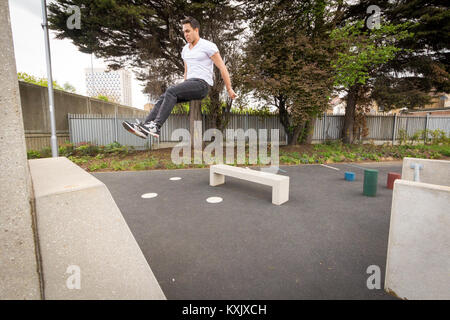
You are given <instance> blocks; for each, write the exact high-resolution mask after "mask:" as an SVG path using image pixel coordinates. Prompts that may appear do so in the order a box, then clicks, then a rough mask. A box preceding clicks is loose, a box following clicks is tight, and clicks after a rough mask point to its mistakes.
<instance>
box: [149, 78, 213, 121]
mask: <svg viewBox="0 0 450 320" xmlns="http://www.w3.org/2000/svg"><path fill="white" fill-rule="evenodd" d="M208 90H209V85H208V83H207V82H206V81H205V80H203V79H198V78H191V79H187V80H185V81H184V82H182V83H180V84H177V85H174V86H170V87H169V88H168V89H167V90H166V92H164V93H163V94H162V95H161V96H160V97H159V98H158V100H157V101H156V103H155V106H154V107H153V109H152V110H151V111H150V113H149V114H148V116H147V118H145V123H147V122H150V121H154V122H155V123H157V124H158V125H159V126H162V125H163V124H164V122H165V121H166V120H167V118H168V117H169V115H170V113H171V112H172V109H173V107H174V106H175V104H177V103H179V102H187V101H190V100H201V99H203V98H205V97H206V95H207V94H208Z"/></svg>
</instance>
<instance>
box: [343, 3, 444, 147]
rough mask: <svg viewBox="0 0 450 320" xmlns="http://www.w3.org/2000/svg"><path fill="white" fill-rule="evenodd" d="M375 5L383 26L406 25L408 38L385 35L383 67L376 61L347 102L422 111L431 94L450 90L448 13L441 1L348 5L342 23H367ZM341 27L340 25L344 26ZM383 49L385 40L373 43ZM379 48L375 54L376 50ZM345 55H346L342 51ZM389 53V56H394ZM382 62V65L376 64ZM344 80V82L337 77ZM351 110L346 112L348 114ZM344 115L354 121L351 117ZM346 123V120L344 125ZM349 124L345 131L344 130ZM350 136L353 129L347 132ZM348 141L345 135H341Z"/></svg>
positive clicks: (351, 92)
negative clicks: (387, 42) (370, 102)
mask: <svg viewBox="0 0 450 320" xmlns="http://www.w3.org/2000/svg"><path fill="white" fill-rule="evenodd" d="M372 4H376V5H378V7H379V8H380V9H381V14H382V15H381V17H382V25H383V24H384V25H387V26H392V27H394V28H395V27H400V28H401V29H402V28H403V27H405V26H406V28H405V29H404V31H406V32H408V34H409V36H407V37H396V36H392V34H391V36H389V38H390V40H389V45H390V46H392V47H395V48H397V49H396V50H395V52H393V51H391V52H388V53H390V55H389V57H388V59H386V61H385V62H383V63H376V64H375V65H373V66H374V68H371V69H370V70H368V77H362V78H361V79H364V80H365V82H364V84H362V83H357V85H356V86H355V87H353V89H354V90H350V91H348V95H347V102H350V105H353V104H355V105H357V106H358V105H360V104H362V103H363V100H368V99H370V100H375V101H376V102H377V104H378V105H379V106H382V107H383V108H384V110H390V109H397V108H403V107H407V108H417V107H422V106H424V105H425V104H427V103H429V101H430V95H429V93H430V91H431V90H435V91H438V92H449V90H450V73H449V72H450V64H449V61H450V51H449V49H448V45H449V43H450V10H448V9H449V5H448V3H446V2H444V1H429V0H397V1H389V0H383V1H376V2H374V1H371V0H361V1H356V2H352V3H351V5H349V6H348V8H347V9H346V10H345V15H344V16H345V19H344V21H345V23H347V24H349V23H355V21H357V20H365V21H366V20H367V19H368V17H369V16H368V13H367V8H368V7H369V6H370V5H372ZM344 25H345V24H341V25H339V26H340V27H343V26H344ZM374 44H376V45H377V48H378V49H379V48H382V47H383V45H384V43H383V42H381V43H380V42H374ZM378 49H377V50H378ZM344 52H345V51H344ZM392 54H393V56H392ZM378 62H380V61H378ZM341 80H342V79H341ZM352 110H353V109H352V108H350V112H351V111H352ZM347 117H350V118H353V117H351V116H350V115H347ZM348 121H350V119H347V120H346V124H348ZM349 127H350V126H349V125H347V126H346V128H345V130H347V131H348V128H349ZM350 132H351V131H350ZM344 139H345V140H347V141H349V140H350V139H349V137H348V136H347V137H344Z"/></svg>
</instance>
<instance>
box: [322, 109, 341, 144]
mask: <svg viewBox="0 0 450 320" xmlns="http://www.w3.org/2000/svg"><path fill="white" fill-rule="evenodd" d="M326 120H327V121H326V123H325V137H324V138H325V139H326V140H337V139H339V138H340V137H341V132H342V127H343V126H344V116H335V115H327V119H326Z"/></svg>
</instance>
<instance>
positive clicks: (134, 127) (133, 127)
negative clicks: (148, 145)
mask: <svg viewBox="0 0 450 320" xmlns="http://www.w3.org/2000/svg"><path fill="white" fill-rule="evenodd" d="M122 125H123V127H124V128H125V129H126V130H127V131H128V132H131V133H132V134H134V135H136V136H138V137H139V138H142V139H147V136H148V134H147V133H146V132H145V131H143V130H141V128H140V125H139V124H138V123H131V122H129V121H124V122H122Z"/></svg>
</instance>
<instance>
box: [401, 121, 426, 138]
mask: <svg viewBox="0 0 450 320" xmlns="http://www.w3.org/2000/svg"><path fill="white" fill-rule="evenodd" d="M426 119H427V118H426V117H407V116H398V117H397V129H396V132H395V136H396V137H397V139H398V138H399V137H400V135H399V132H400V130H406V133H407V135H408V137H411V136H413V135H414V134H415V133H416V132H417V131H420V130H424V129H425V123H426Z"/></svg>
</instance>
